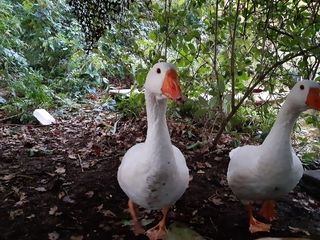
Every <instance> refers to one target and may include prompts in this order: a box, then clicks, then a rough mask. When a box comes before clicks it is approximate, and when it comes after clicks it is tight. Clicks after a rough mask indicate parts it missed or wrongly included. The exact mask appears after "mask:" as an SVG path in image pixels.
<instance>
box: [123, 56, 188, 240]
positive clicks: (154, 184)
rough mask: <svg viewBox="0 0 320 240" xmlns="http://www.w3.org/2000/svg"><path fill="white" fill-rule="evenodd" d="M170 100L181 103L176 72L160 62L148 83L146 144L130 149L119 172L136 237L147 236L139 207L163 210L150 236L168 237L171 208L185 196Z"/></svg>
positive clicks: (184, 171)
mask: <svg viewBox="0 0 320 240" xmlns="http://www.w3.org/2000/svg"><path fill="white" fill-rule="evenodd" d="M167 98H170V99H172V100H174V101H181V100H182V94H181V89H180V85H179V81H178V75H177V71H176V68H175V66H174V65H172V64H169V63H164V62H162V63H157V64H155V65H154V66H153V67H152V68H151V70H150V71H149V73H148V75H147V79H146V82H145V99H146V107H147V121H148V130H147V138H146V141H145V142H144V143H139V144H136V145H134V146H133V147H131V148H130V149H129V150H128V151H127V152H126V154H125V155H124V157H123V159H122V162H121V165H120V167H119V169H118V182H119V185H120V187H121V188H122V190H123V191H124V192H125V193H126V194H127V196H128V197H129V202H128V206H129V211H130V214H131V217H132V219H133V231H134V233H135V234H136V235H138V234H143V233H145V231H144V229H143V227H142V225H141V223H140V222H139V221H138V218H137V205H139V206H141V207H144V208H147V209H162V211H163V218H162V220H161V221H160V222H159V224H158V225H156V226H155V227H154V228H152V229H150V230H148V231H147V235H148V237H149V238H150V239H154V240H156V239H162V237H164V236H165V233H166V231H167V229H166V226H165V224H166V216H167V213H168V211H169V208H170V206H172V205H173V204H174V203H175V202H176V201H177V200H178V199H179V198H180V197H181V196H182V194H183V193H184V192H185V190H186V188H187V187H188V183H189V170H188V168H187V165H186V161H185V158H184V156H183V155H182V153H181V151H180V150H179V149H178V148H177V147H175V146H173V145H172V144H171V139H170V135H169V131H168V127H167V122H166V116H165V115H166V108H167Z"/></svg>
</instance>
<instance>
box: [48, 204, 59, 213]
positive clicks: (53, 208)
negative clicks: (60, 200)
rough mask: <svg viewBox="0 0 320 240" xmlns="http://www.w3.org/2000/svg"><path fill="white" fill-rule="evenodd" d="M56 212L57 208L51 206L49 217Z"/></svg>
mask: <svg viewBox="0 0 320 240" xmlns="http://www.w3.org/2000/svg"><path fill="white" fill-rule="evenodd" d="M57 211H58V207H57V206H53V207H52V208H50V210H49V215H55V214H56V212H57Z"/></svg>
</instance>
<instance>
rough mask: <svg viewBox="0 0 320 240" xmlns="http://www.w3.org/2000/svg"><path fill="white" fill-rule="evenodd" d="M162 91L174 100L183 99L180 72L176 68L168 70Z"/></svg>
mask: <svg viewBox="0 0 320 240" xmlns="http://www.w3.org/2000/svg"><path fill="white" fill-rule="evenodd" d="M161 91H162V94H163V95H165V96H166V97H168V98H170V99H172V100H173V101H176V102H180V101H183V96H182V93H181V88H180V84H179V80H178V74H177V71H176V70H174V69H170V70H168V71H167V73H166V76H165V78H164V81H163V84H162V87H161Z"/></svg>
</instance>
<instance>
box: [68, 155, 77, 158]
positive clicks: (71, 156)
mask: <svg viewBox="0 0 320 240" xmlns="http://www.w3.org/2000/svg"><path fill="white" fill-rule="evenodd" d="M68 158H70V159H77V156H76V155H75V154H69V155H68Z"/></svg>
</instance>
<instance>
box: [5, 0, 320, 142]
mask: <svg viewBox="0 0 320 240" xmlns="http://www.w3.org/2000/svg"><path fill="white" fill-rule="evenodd" d="M169 2H171V4H169ZM319 6H320V3H318V2H317V1H306V0H305V1H303V0H297V1H281V0H277V1H248V0H239V1H236V2H234V1H198V0H179V1H134V3H132V4H131V5H130V11H128V13H127V14H126V15H125V17H124V18H123V19H122V21H121V22H119V23H117V24H114V25H112V26H111V28H110V29H109V30H107V32H106V33H105V35H104V37H103V38H102V39H100V42H99V44H98V48H97V49H95V50H94V51H92V52H91V53H90V54H86V53H85V52H84V50H83V47H84V45H83V40H84V39H83V34H82V33H81V31H80V27H79V24H78V23H77V21H76V20H75V19H74V17H73V16H72V15H71V9H70V6H69V5H68V4H67V3H66V2H65V1H64V0H59V1H52V0H37V1H31V0H15V1H9V0H0V20H1V21H0V31H1V33H2V34H1V36H0V64H1V66H2V67H1V68H0V77H1V79H4V80H5V81H0V87H5V88H9V89H10V91H11V95H12V99H10V101H9V104H8V106H6V107H5V108H6V109H10V108H11V110H10V112H12V113H18V112H19V111H22V112H30V110H31V109H33V108H35V107H38V106H45V104H47V105H46V107H50V106H56V105H57V104H63V102H66V101H65V99H68V100H69V99H72V101H78V100H81V98H82V96H83V95H84V94H86V93H88V92H89V93H94V92H95V91H96V90H97V89H98V88H107V87H108V80H107V78H109V77H117V78H125V77H128V76H130V77H132V78H134V80H135V81H136V82H135V84H134V87H133V90H134V88H136V87H138V88H142V86H143V84H144V81H145V78H146V74H147V72H148V70H149V68H150V67H151V66H152V65H153V64H154V63H156V62H158V61H169V62H172V63H174V64H175V65H176V66H177V68H178V71H179V77H180V80H181V83H182V89H183V91H184V94H185V95H186V97H187V98H188V100H187V102H186V103H185V105H183V106H179V107H178V108H177V107H176V106H175V105H169V107H170V110H171V115H173V116H174V115H176V116H188V117H190V118H193V119H196V120H197V121H204V122H206V123H209V124H211V125H212V124H213V123H216V124H217V126H218V127H220V129H222V130H223V129H224V127H225V126H227V129H228V130H230V131H233V130H238V131H244V132H248V133H250V134H252V135H257V133H258V132H259V133H260V132H262V134H261V136H263V135H265V134H266V133H267V132H268V131H269V129H270V127H271V125H272V123H273V121H274V119H275V116H276V107H275V105H271V104H268V103H266V104H263V105H262V106H256V105H255V104H253V103H252V101H250V96H251V92H252V90H253V89H255V88H260V89H263V90H264V91H268V92H269V93H270V94H276V93H277V94H278V93H281V92H284V91H287V90H288V89H289V88H290V87H291V86H292V85H293V84H294V83H295V80H297V79H300V78H309V79H316V80H317V79H318V80H319V75H320V72H319V66H320V57H319V56H320V50H319V49H320V35H319V33H318V30H319V29H320V15H319V14H318V12H317V11H318V9H319ZM32 79H34V80H32ZM29 88H30V91H29V90H28V89H29ZM31 89H32V90H34V91H35V92H34V93H33V94H32V93H31ZM133 92H134V91H133ZM17 93H18V94H17ZM116 100H117V102H118V110H120V111H122V112H124V113H125V114H126V115H131V116H137V115H139V113H140V111H142V109H143V104H144V102H143V101H144V100H143V95H141V94H136V93H133V94H132V96H130V98H122V97H119V98H118V99H116ZM247 100H249V101H247ZM171 106H173V107H171ZM314 118H315V117H314V115H310V116H308V117H307V122H308V123H312V124H317V121H315V120H314ZM217 119H218V121H216V120H217ZM312 119H313V120H312ZM318 122H319V121H318ZM318 126H319V125H318ZM218 137H219V136H218ZM262 138H263V137H262Z"/></svg>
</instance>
